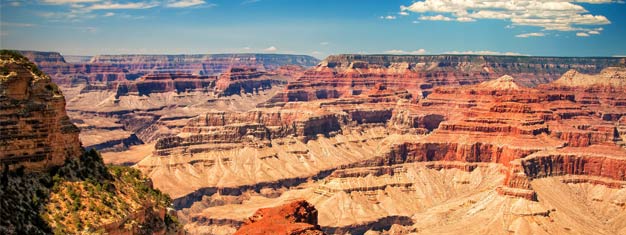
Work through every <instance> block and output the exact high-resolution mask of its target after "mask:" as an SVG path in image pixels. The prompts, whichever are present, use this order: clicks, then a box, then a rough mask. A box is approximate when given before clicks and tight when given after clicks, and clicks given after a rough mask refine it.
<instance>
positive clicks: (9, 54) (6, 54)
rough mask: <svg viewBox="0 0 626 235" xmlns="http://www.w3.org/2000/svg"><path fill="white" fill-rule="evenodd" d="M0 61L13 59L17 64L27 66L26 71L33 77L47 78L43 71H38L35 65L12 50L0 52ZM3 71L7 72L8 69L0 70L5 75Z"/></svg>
mask: <svg viewBox="0 0 626 235" xmlns="http://www.w3.org/2000/svg"><path fill="white" fill-rule="evenodd" d="M0 59H3V60H7V59H13V60H15V61H17V62H20V63H25V64H26V65H27V66H28V69H29V70H30V71H31V72H32V73H33V74H35V75H37V76H38V77H41V78H48V75H46V74H45V73H44V72H43V71H41V70H40V69H39V67H37V65H35V64H34V63H32V62H30V61H29V60H28V58H26V57H25V56H24V55H22V54H21V53H19V52H18V51H12V50H0ZM5 71H8V68H2V71H0V72H2V74H8V73H5Z"/></svg>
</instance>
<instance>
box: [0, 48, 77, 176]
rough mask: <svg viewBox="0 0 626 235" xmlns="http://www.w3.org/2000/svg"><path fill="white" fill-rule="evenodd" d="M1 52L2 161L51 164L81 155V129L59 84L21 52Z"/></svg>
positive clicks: (0, 150)
mask: <svg viewBox="0 0 626 235" xmlns="http://www.w3.org/2000/svg"><path fill="white" fill-rule="evenodd" d="M1 56H2V57H1V58H0V70H1V72H0V107H1V109H0V120H1V121H0V123H1V124H0V136H1V137H0V163H2V164H11V165H15V166H17V165H27V166H28V168H29V169H35V168H48V167H51V166H58V165H62V164H63V161H65V159H66V158H68V157H72V156H79V155H80V153H81V148H80V142H79V141H78V129H77V128H76V127H75V126H74V125H73V124H72V123H71V122H70V120H69V118H68V117H67V115H66V114H65V99H64V97H63V94H62V93H61V91H60V90H59V88H58V87H57V85H56V84H54V83H53V82H52V81H51V80H50V77H48V76H47V75H46V74H44V73H43V72H41V71H40V70H39V69H38V68H37V66H35V65H34V64H32V63H31V62H30V61H28V60H27V59H26V58H24V57H22V56H21V55H19V54H18V55H14V54H11V53H10V52H6V51H3V52H2V55H1ZM60 59H61V60H62V58H60ZM15 163H17V164H15Z"/></svg>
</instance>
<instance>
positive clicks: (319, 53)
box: [311, 51, 322, 55]
mask: <svg viewBox="0 0 626 235" xmlns="http://www.w3.org/2000/svg"><path fill="white" fill-rule="evenodd" d="M321 54H322V52H319V51H312V52H311V55H321Z"/></svg>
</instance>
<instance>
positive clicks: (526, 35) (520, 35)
mask: <svg viewBox="0 0 626 235" xmlns="http://www.w3.org/2000/svg"><path fill="white" fill-rule="evenodd" d="M543 36H546V34H544V33H523V34H518V35H515V37H518V38H529V37H543Z"/></svg>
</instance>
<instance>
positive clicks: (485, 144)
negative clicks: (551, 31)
mask: <svg viewBox="0 0 626 235" xmlns="http://www.w3.org/2000/svg"><path fill="white" fill-rule="evenodd" d="M614 69H615V68H609V69H607V70H608V71H611V70H614ZM605 72H606V71H604V72H602V73H601V74H605ZM599 76H601V75H599ZM294 83H295V84H297V83H298V82H292V83H290V85H289V86H291V85H293V84H294ZM557 84H558V83H555V84H553V85H545V86H539V87H537V88H528V87H525V86H524V85H522V84H520V83H519V82H518V80H517V79H515V78H513V77H510V76H502V77H500V78H498V79H493V80H490V81H486V82H482V83H479V84H476V85H470V86H461V87H458V86H448V87H438V88H434V89H433V90H432V93H430V94H429V95H428V97H427V98H425V99H419V98H416V97H415V96H413V95H411V93H410V92H409V91H407V90H401V89H394V88H393V87H391V88H390V87H388V86H387V85H385V84H384V83H378V84H375V85H373V86H371V88H370V89H368V90H364V91H362V92H360V94H358V95H354V94H352V95H342V96H340V97H338V98H332V97H328V98H325V99H316V100H312V101H307V102H286V103H283V104H280V105H278V106H276V105H262V106H259V107H258V108H256V109H254V110H251V111H248V112H242V113H231V112H211V113H207V114H206V115H203V116H200V117H198V118H196V119H193V120H192V121H190V122H189V123H188V124H187V125H186V127H184V128H183V131H182V132H181V133H180V134H178V135H177V136H172V137H168V138H162V139H160V140H159V141H158V144H157V146H156V151H155V152H154V153H153V155H152V156H150V157H148V158H146V159H144V160H143V161H141V162H140V163H139V164H138V167H139V169H141V170H142V171H144V172H147V173H148V174H150V176H151V177H152V178H153V179H154V180H155V182H157V183H156V187H158V188H161V189H163V190H164V191H166V192H170V193H171V194H172V195H173V196H174V198H176V199H175V200H174V204H175V206H176V207H178V208H179V209H180V208H182V210H180V211H179V215H180V216H181V218H182V219H183V220H184V221H187V222H189V224H188V225H187V226H186V229H187V231H190V232H194V233H213V234H215V233H217V234H220V233H225V234H226V233H229V231H230V232H233V231H234V228H237V227H239V226H241V224H242V221H243V218H245V215H250V214H251V213H252V212H253V211H249V210H250V207H251V206H250V205H247V204H246V203H252V202H254V203H260V204H264V205H271V204H273V203H277V202H280V201H283V202H284V200H288V199H289V198H296V197H302V198H305V199H307V200H308V201H310V202H311V203H313V204H314V205H316V207H318V209H319V208H324V209H327V210H329V211H336V210H337V207H340V205H337V204H334V203H331V202H330V201H333V200H334V201H338V200H339V201H341V202H343V203H349V204H350V205H352V206H351V207H350V208H354V207H360V208H370V205H369V204H368V203H372V206H371V209H363V210H365V211H366V212H357V211H354V212H353V213H355V214H350V213H347V214H345V215H343V216H342V217H333V216H332V215H328V216H323V217H321V218H323V219H320V225H321V226H322V228H323V230H324V231H326V232H328V233H343V232H347V231H361V232H366V231H368V230H376V231H382V230H389V229H392V227H393V226H394V225H397V226H401V227H402V229H407V231H419V230H420V229H423V230H427V231H435V230H436V229H435V230H431V229H425V227H422V226H418V225H419V224H421V225H425V224H428V222H425V221H422V222H420V221H419V218H416V217H412V216H416V215H418V214H420V213H424V215H428V214H430V213H433V212H432V210H436V209H435V208H437V206H435V205H436V204H437V202H436V200H435V201H432V204H424V203H423V202H421V203H415V205H413V206H408V205H407V206H406V207H403V208H404V209H397V207H396V206H394V205H396V204H398V205H404V204H402V203H401V201H402V200H406V198H422V197H418V196H416V195H415V194H416V193H418V192H419V191H420V190H421V188H422V187H427V188H428V187H433V189H432V190H435V189H434V188H437V187H441V186H438V185H440V184H442V183H441V182H439V181H437V180H432V179H430V178H433V179H445V177H448V176H445V177H444V176H436V174H434V175H428V176H426V175H420V174H421V173H419V172H420V169H432V170H434V171H437V170H439V171H445V172H448V171H450V172H459V173H458V174H459V175H457V176H455V177H456V178H455V180H454V181H453V185H450V186H449V187H453V188H455V189H457V188H464V187H466V186H467V187H470V188H472V187H473V188H472V190H477V191H472V190H469V188H468V189H466V190H469V191H466V192H468V194H466V195H465V196H461V194H459V195H458V198H457V197H456V196H454V197H453V198H456V199H454V200H459V201H463V203H467V204H466V205H469V206H468V208H473V207H474V206H472V205H474V204H475V203H477V202H476V200H474V199H471V200H469V201H467V200H468V199H467V198H468V195H472V196H470V198H474V197H476V198H480V197H485V196H487V195H488V197H489V199H485V200H484V203H485V204H489V205H491V206H493V207H494V208H496V207H499V206H504V207H506V208H510V210H514V211H515V212H513V211H509V212H506V211H505V212H504V214H502V215H499V216H503V220H504V221H503V222H502V221H501V222H502V223H505V224H506V226H507V227H506V228H505V229H507V230H508V231H521V230H523V229H522V227H523V226H522V227H520V226H521V225H520V223H522V224H525V223H534V222H529V221H528V220H526V219H523V218H522V217H526V216H531V217H533V218H537V219H539V220H544V219H543V218H549V217H550V216H551V213H552V212H550V209H549V208H550V205H548V204H545V203H544V202H542V193H544V192H540V191H537V189H535V188H534V186H533V185H534V183H533V182H534V181H535V180H540V179H542V178H545V177H560V176H561V175H568V176H570V177H573V178H572V179H569V180H567V181H562V182H561V183H563V184H572V183H581V182H584V183H591V184H593V185H600V186H602V187H608V188H611V187H615V185H621V184H619V183H618V184H616V183H615V182H614V181H617V182H621V181H623V180H624V179H623V177H622V176H623V174H624V172H623V168H624V166H622V165H623V163H624V162H626V157H625V156H623V153H624V151H625V150H624V149H623V148H622V147H621V146H620V144H621V143H622V140H621V137H620V131H619V130H618V128H617V127H616V126H618V125H619V121H617V120H618V119H619V118H620V117H621V116H622V115H623V113H624V112H623V111H622V109H621V108H620V105H619V103H612V102H604V101H601V102H599V103H591V104H590V103H588V102H585V101H584V100H581V99H580V97H589V96H594V95H595V96H599V97H608V92H607V91H609V90H610V89H608V90H607V89H586V90H581V91H582V92H571V91H570V90H563V89H557V88H554V87H558V85H557ZM613 87H615V88H614V89H613V91H616V90H615V89H618V88H617V87H619V85H618V86H613ZM576 89H578V88H576ZM287 90H289V88H287ZM623 95H624V93H623V92H617V93H613V97H614V98H613V100H616V99H620V98H621V97H622V96H623ZM606 110H610V112H611V118H607V117H606V115H604V113H606V112H607V111H606ZM412 169H414V170H412ZM487 169H488V170H487ZM459 170H460V171H459ZM461 172H466V173H461ZM486 172H489V173H486ZM455 174H456V173H455ZM465 174H470V175H474V176H472V177H476V179H474V178H471V179H470V178H467V177H468V176H461V175H465ZM171 175H176V177H177V179H176V180H173V181H174V182H166V181H165V180H162V179H165V178H172V177H171ZM487 175H493V177H492V178H489V180H487V181H482V180H486V179H484V177H487ZM425 177H426V178H425ZM439 177H442V178H439ZM576 177H578V178H576ZM588 177H592V178H588ZM481 178H483V179H482V180H479V179H481ZM426 179H428V180H426ZM170 181H172V180H170ZM159 182H161V183H159ZM182 182H185V186H184V187H181V186H180V185H181V184H182ZM473 182H476V183H477V184H478V185H480V187H478V185H475V184H474V183H473ZM480 182H482V183H480ZM487 182H488V183H487ZM418 185H419V186H418ZM425 185H426V186H425ZM446 187H447V186H446ZM424 190H425V189H424ZM540 190H542V189H540ZM435 191H436V190H435ZM443 191H445V190H443ZM459 192H461V191H459ZM470 192H471V193H470ZM311 193H312V194H314V195H315V196H313V195H312V194H311ZM423 193H424V195H428V194H427V193H426V192H423ZM483 193H484V194H483ZM392 195H396V196H397V197H394V196H392ZM275 198H279V199H275ZM327 198H329V199H327ZM340 198H341V199H340ZM460 198H465V199H460ZM450 199H451V198H449V197H448V196H441V197H440V199H437V200H442V201H446V200H450ZM477 200H479V201H480V199H477ZM520 200H521V201H520ZM439 202H441V201H439ZM463 203H461V204H463ZM379 204H381V206H380V207H379V206H376V205H379ZM479 204H480V203H479ZM522 204H523V205H522ZM383 205H384V206H383ZM385 206H386V207H388V208H396V209H389V210H385V211H378V210H380V208H381V207H385ZM491 206H487V207H491ZM476 207H477V208H476V209H474V210H481V209H478V208H479V207H480V206H478V204H477V205H476ZM429 208H430V209H429ZM521 208H524V209H521ZM233 209H236V210H240V211H238V213H234V212H233V214H230V215H223V216H209V215H215V214H216V213H217V214H219V213H218V212H223V211H224V210H233ZM345 210H349V209H348V208H345ZM494 210H495V209H494ZM507 210H508V209H507ZM619 210H620V211H622V210H623V208H622V209H619ZM470 211H472V209H468V211H466V213H478V212H476V211H474V212H470ZM242 213H243V214H244V216H242V215H241V214H242ZM498 213H501V212H498ZM511 213H512V214H511ZM478 214H479V215H480V214H481V213H478ZM557 214H558V213H557ZM357 215H358V216H357ZM481 218H482V217H481ZM496 224H497V223H496ZM397 226H396V227H395V228H394V229H401V228H398V227H397ZM416 226H417V227H416ZM492 226H494V227H488V228H485V229H486V230H481V231H498V229H497V228H498V225H495V224H493V225H492ZM524 226H526V225H524ZM533 226H539V227H542V226H543V227H542V228H545V229H548V230H550V231H553V232H557V231H562V230H560V229H559V228H556V227H550V226H544V225H533ZM568 226H569V225H568ZM444 227H445V226H444ZM539 227H537V228H535V230H533V231H539V230H536V229H540V228H539ZM577 228H579V227H577ZM416 229H417V230H416ZM490 229H493V230H490ZM579 229H580V228H579ZM620 229H622V227H620ZM582 230H584V229H582ZM582 230H581V231H582ZM600 230H601V231H603V233H609V234H610V233H611V232H610V231H617V230H612V229H610V228H608V227H602V228H600ZM437 231H438V230H437ZM500 231H501V230H500Z"/></svg>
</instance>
